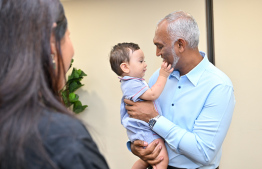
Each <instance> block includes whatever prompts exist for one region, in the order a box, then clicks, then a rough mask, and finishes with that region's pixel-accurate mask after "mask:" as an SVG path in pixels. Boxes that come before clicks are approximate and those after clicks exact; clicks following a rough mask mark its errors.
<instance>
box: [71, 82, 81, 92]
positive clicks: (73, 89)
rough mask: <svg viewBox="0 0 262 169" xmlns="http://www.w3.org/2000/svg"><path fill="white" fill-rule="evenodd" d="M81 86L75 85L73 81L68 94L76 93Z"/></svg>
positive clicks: (79, 84)
mask: <svg viewBox="0 0 262 169" xmlns="http://www.w3.org/2000/svg"><path fill="white" fill-rule="evenodd" d="M81 86H83V85H82V84H81V83H77V82H75V81H74V82H72V83H71V84H69V92H70V93H72V92H74V91H76V90H77V89H78V88H80V87H81Z"/></svg>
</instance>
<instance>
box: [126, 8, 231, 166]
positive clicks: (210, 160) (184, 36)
mask: <svg viewBox="0 0 262 169" xmlns="http://www.w3.org/2000/svg"><path fill="white" fill-rule="evenodd" d="M153 41H154V44H155V45H156V55H157V56H161V57H162V58H163V59H164V60H166V61H167V62H168V63H170V64H172V66H173V68H174V71H173V72H172V73H171V74H170V76H169V78H168V80H167V83H166V86H165V89H164V91H163V92H162V94H161V96H160V97H159V98H158V100H157V101H158V102H159V103H160V106H161V109H162V112H163V116H159V115H158V113H157V112H156V111H155V109H154V107H153V103H152V102H136V103H134V102H132V101H130V100H125V103H126V104H127V105H126V109H127V110H128V114H129V115H130V117H132V118H136V119H140V120H143V121H145V122H149V126H150V127H151V129H152V130H153V131H154V132H156V133H157V134H158V135H160V136H161V137H162V138H163V139H164V140H165V142H166V147H167V150H168V156H169V167H168V168H169V169H174V168H187V169H195V168H198V169H215V168H218V166H219V162H220V159H221V153H222V150H221V146H222V143H223V141H224V139H225V136H226V133H227V131H228V128H229V125H230V123H231V119H232V114H233V110H234V106H235V98H234V90H233V86H232V83H231V81H230V79H229V78H228V77H227V76H226V75H225V74H224V73H223V72H222V71H220V70H219V69H217V68H216V67H215V66H213V65H212V64H211V63H210V62H209V61H208V58H207V56H206V54H205V53H203V52H199V50H198V42H199V28H198V26H197V23H196V21H195V20H194V18H193V17H192V16H191V15H190V14H188V13H185V12H183V11H177V12H174V13H171V14H169V15H167V16H166V17H165V18H163V19H162V20H161V21H160V22H159V23H158V26H157V29H156V32H155V37H154V40H153ZM158 73H159V72H158V71H156V72H155V73H154V74H153V76H152V77H151V79H150V81H149V85H150V86H152V85H153V84H154V83H155V81H156V79H157V77H158ZM144 147H146V148H144ZM159 149H161V147H160V146H157V142H154V143H151V144H150V145H148V146H147V143H144V142H143V141H140V140H137V141H135V142H134V143H132V144H131V150H132V152H133V153H134V154H135V155H137V156H139V157H140V158H141V159H143V160H144V161H147V162H148V163H149V164H151V165H153V164H156V163H158V162H159V161H161V160H162V157H157V156H158V154H159Z"/></svg>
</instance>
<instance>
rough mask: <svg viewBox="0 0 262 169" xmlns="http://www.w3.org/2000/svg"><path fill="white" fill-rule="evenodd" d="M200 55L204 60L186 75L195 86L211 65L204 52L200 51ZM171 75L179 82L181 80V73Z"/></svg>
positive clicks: (175, 72)
mask: <svg viewBox="0 0 262 169" xmlns="http://www.w3.org/2000/svg"><path fill="white" fill-rule="evenodd" d="M199 53H200V54H201V56H202V57H203V60H202V61H201V62H200V63H199V64H198V65H197V66H196V67H194V68H193V69H192V70H191V71H190V72H188V73H187V74H186V75H185V76H187V78H188V79H189V81H190V82H191V83H192V84H193V85H194V86H196V85H197V83H198V81H199V79H200V77H201V75H202V73H203V72H204V71H205V69H206V67H207V66H208V64H209V61H208V57H207V55H206V54H205V53H204V52H202V51H200V52H199ZM170 75H171V76H174V77H175V78H176V79H178V80H179V79H180V73H179V71H173V72H172V73H171V74H170ZM171 76H170V77H171Z"/></svg>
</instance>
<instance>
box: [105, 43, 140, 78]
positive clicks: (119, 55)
mask: <svg viewBox="0 0 262 169" xmlns="http://www.w3.org/2000/svg"><path fill="white" fill-rule="evenodd" d="M139 49H140V47H139V46H138V44H135V43H126V42H124V43H118V44H117V45H115V46H114V47H113V49H112V50H111V52H110V64H111V69H112V70H113V71H114V72H115V73H116V74H117V75H118V76H121V75H122V74H123V73H124V72H123V71H122V69H121V68H120V65H121V63H123V62H128V63H129V57H130V56H129V52H130V51H129V50H131V51H132V52H134V51H136V50H139Z"/></svg>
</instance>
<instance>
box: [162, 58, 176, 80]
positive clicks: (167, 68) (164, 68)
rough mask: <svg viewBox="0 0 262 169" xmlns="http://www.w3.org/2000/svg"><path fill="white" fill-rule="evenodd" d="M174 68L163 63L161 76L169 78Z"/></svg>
mask: <svg viewBox="0 0 262 169" xmlns="http://www.w3.org/2000/svg"><path fill="white" fill-rule="evenodd" d="M173 70H174V68H171V64H168V63H167V62H165V61H164V62H162V64H161V68H160V71H159V76H164V77H166V78H167V77H168V76H169V75H170V73H171V72H173Z"/></svg>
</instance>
